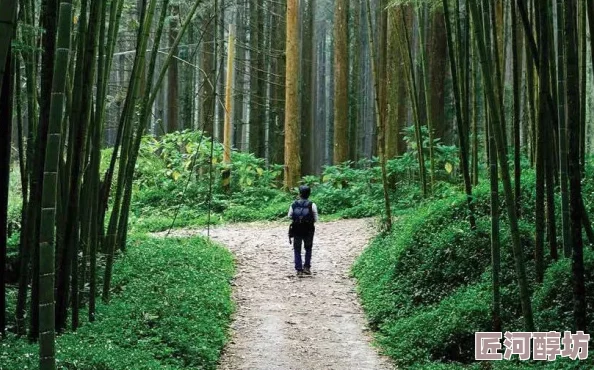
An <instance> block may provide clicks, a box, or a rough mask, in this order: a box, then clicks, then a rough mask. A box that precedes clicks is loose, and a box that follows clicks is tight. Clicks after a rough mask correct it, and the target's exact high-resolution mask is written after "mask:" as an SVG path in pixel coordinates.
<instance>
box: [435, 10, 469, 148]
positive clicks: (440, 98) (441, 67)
mask: <svg viewBox="0 0 594 370" xmlns="http://www.w3.org/2000/svg"><path fill="white" fill-rule="evenodd" d="M444 29H445V16H444V13H443V10H435V11H434V12H433V13H432V15H431V23H430V30H431V34H430V38H429V40H428V41H429V50H428V55H429V58H428V59H429V60H428V62H429V65H428V67H429V71H428V73H429V88H430V90H429V97H430V99H429V100H430V101H429V102H428V104H430V118H429V120H430V122H431V126H432V128H433V136H434V137H435V138H438V139H441V140H442V142H444V140H445V139H446V119H445V81H446V78H445V77H446V68H447V67H446V62H447V59H448V58H447V39H446V33H445V32H444ZM459 41H461V38H460V39H459ZM461 62H462V61H460V63H461ZM458 135H467V133H466V132H458Z"/></svg>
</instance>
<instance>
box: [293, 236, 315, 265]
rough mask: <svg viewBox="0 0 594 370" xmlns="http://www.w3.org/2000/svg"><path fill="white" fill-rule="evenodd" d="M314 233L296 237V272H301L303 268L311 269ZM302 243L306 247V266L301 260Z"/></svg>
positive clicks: (294, 245)
mask: <svg viewBox="0 0 594 370" xmlns="http://www.w3.org/2000/svg"><path fill="white" fill-rule="evenodd" d="M313 237H314V233H313V231H312V232H309V233H307V234H297V235H295V240H294V242H293V250H294V251H295V270H297V271H301V270H303V268H306V269H308V268H310V267H311V248H312V246H313ZM301 243H303V244H304V245H305V264H303V262H302V260H301Z"/></svg>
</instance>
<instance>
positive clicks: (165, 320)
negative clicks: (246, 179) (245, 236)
mask: <svg viewBox="0 0 594 370" xmlns="http://www.w3.org/2000/svg"><path fill="white" fill-rule="evenodd" d="M132 244H135V246H132V247H131V248H129V249H128V251H127V253H126V254H125V255H124V256H123V257H122V258H121V259H120V260H119V261H118V262H117V263H116V265H115V267H114V281H113V291H114V294H113V297H112V301H111V303H110V304H109V305H104V304H100V305H99V306H98V307H97V320H96V321H95V322H94V323H88V324H85V325H84V326H82V327H81V328H80V329H79V330H78V331H77V332H75V333H68V334H64V335H61V336H59V337H58V338H57V359H58V368H61V369H88V370H98V369H103V370H108V369H114V370H115V369H117V370H120V369H155V370H156V369H184V368H200V369H215V368H216V364H217V361H218V358H219V354H220V351H221V349H222V348H223V345H224V344H225V342H226V341H227V327H228V324H229V322H230V316H231V313H232V311H233V305H232V303H231V287H230V279H231V278H232V276H233V259H232V256H231V255H230V253H229V252H227V251H226V250H225V249H223V248H220V247H218V246H216V245H213V244H211V243H209V242H207V241H206V240H205V239H202V238H192V239H180V240H177V239H149V238H140V239H137V240H136V241H134V242H133V243H132ZM81 316H82V315H81ZM0 343H1V347H0V364H1V365H0V368H6V369H34V368H37V361H38V360H37V356H38V355H37V346H35V345H31V344H28V343H27V342H25V341H24V340H21V339H17V338H14V337H10V338H8V339H7V340H5V341H3V342H0ZM4 366H6V367H4Z"/></svg>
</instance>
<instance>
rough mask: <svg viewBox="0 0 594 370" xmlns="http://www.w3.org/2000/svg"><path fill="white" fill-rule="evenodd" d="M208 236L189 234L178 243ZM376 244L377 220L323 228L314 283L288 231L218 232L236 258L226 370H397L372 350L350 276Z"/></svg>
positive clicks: (240, 228) (273, 227)
mask: <svg viewBox="0 0 594 370" xmlns="http://www.w3.org/2000/svg"><path fill="white" fill-rule="evenodd" d="M198 233H203V231H198V230H195V231H192V230H182V231H178V232H175V233H173V234H174V235H175V236H188V235H192V234H198ZM372 236H373V229H372V225H371V221H370V220H346V221H335V222H328V223H322V224H318V225H317V230H316V236H315V239H314V249H313V257H312V272H313V276H312V277H305V278H297V277H295V274H294V270H293V257H292V255H293V250H292V248H291V247H289V244H288V240H287V225H286V223H285V224H279V223H270V224H262V223H259V224H240V225H237V224H234V225H228V226H224V227H220V228H215V229H213V230H211V237H212V238H213V239H214V240H216V241H218V242H220V243H222V244H224V245H226V246H228V248H229V249H230V250H231V251H232V252H233V253H234V254H235V256H236V258H237V269H238V270H237V276H236V279H235V281H234V285H235V290H234V299H235V301H236V302H237V312H236V316H235V322H234V324H233V325H232V329H233V338H232V341H231V342H230V343H229V345H228V346H227V348H226V350H225V351H224V354H223V357H222V360H221V365H220V367H219V368H220V369H221V370H237V369H250V370H253V369H278V370H306V369H334V370H346V369H349V370H350V369H353V370H355V369H370V370H371V369H380V370H382V369H391V368H393V367H392V366H390V365H389V363H388V362H387V360H386V359H384V358H383V357H381V356H379V355H378V354H377V352H376V350H375V349H374V348H372V347H371V346H370V337H369V335H368V333H367V332H366V329H365V318H364V316H363V314H362V311H361V307H360V305H359V303H358V301H357V295H356V291H355V284H354V281H353V280H352V279H350V278H349V276H348V272H349V269H350V267H351V265H352V263H353V261H354V260H355V258H356V257H357V256H358V255H359V254H360V253H361V251H362V250H363V248H364V247H365V246H366V245H367V243H368V241H369V239H370V238H371V237H372Z"/></svg>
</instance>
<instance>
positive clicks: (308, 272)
mask: <svg viewBox="0 0 594 370" xmlns="http://www.w3.org/2000/svg"><path fill="white" fill-rule="evenodd" d="M303 273H304V274H305V275H311V270H310V269H309V267H306V268H304V269H303Z"/></svg>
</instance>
